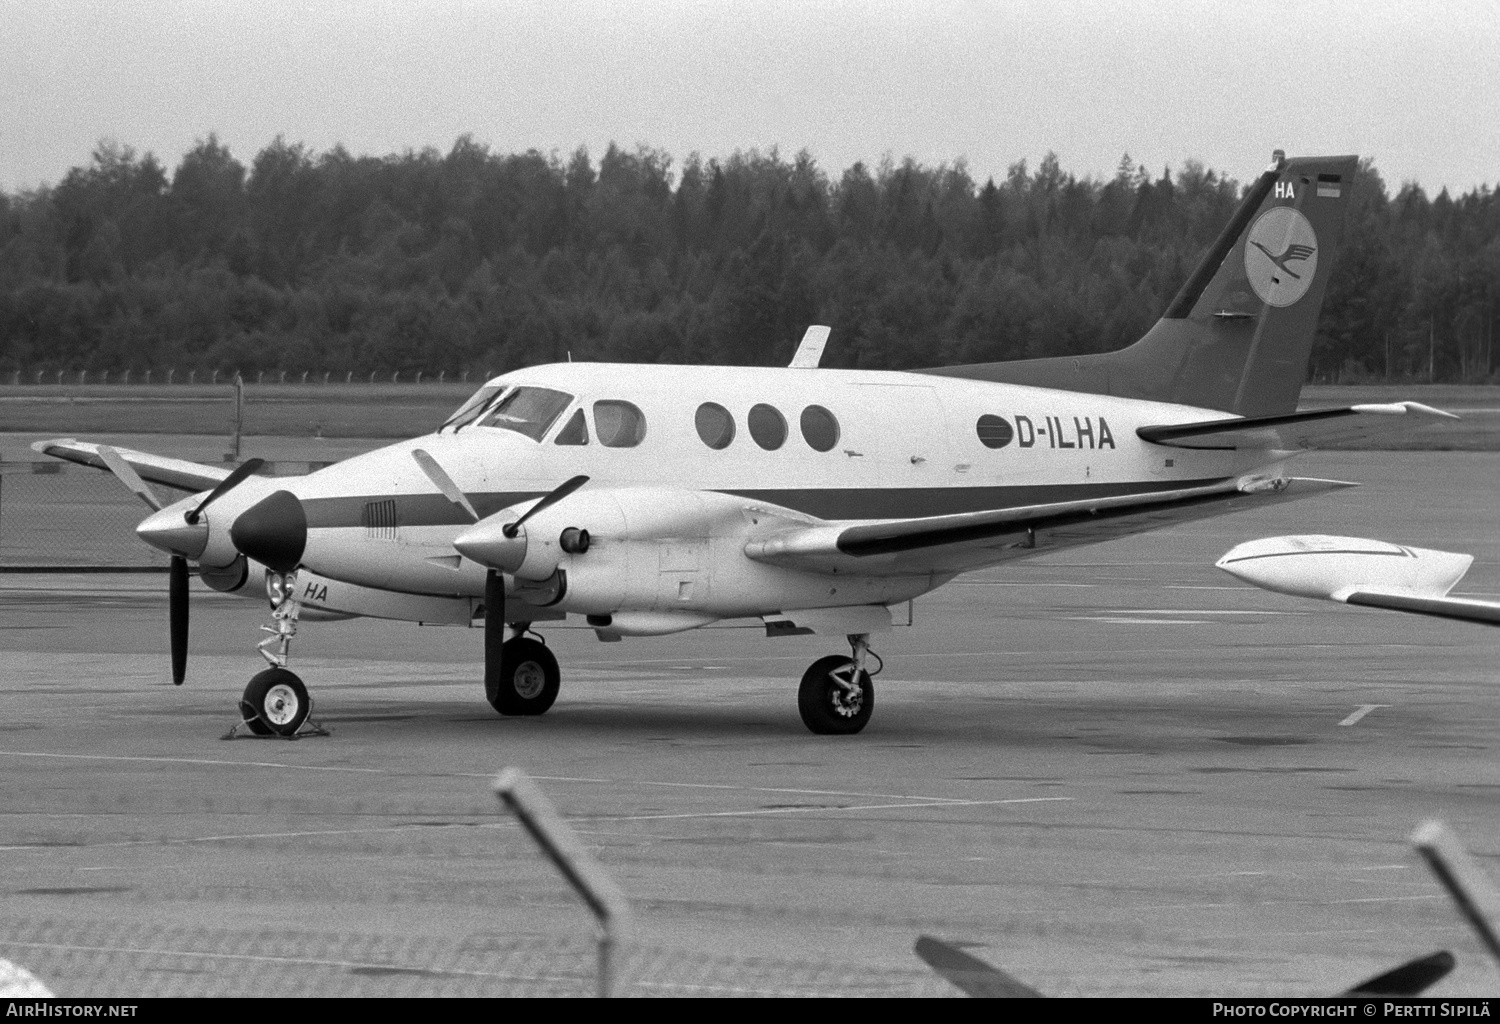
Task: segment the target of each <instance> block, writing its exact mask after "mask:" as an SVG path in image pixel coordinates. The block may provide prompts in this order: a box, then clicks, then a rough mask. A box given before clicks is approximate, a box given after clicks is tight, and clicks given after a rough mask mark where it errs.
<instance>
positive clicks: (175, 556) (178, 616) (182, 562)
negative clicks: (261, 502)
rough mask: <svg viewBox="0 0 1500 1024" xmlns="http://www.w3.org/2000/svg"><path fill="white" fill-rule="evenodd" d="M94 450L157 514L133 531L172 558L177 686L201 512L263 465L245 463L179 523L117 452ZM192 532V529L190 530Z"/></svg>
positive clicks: (183, 673)
mask: <svg viewBox="0 0 1500 1024" xmlns="http://www.w3.org/2000/svg"><path fill="white" fill-rule="evenodd" d="M95 451H96V452H98V455H99V461H101V462H103V463H104V468H105V469H107V470H109V471H110V473H111V474H113V475H114V477H115V479H116V480H119V481H120V483H122V484H124V485H125V487H126V488H127V489H129V490H130V492H131V493H132V494H134V495H135V496H136V497H137V498H140V499H141V501H143V502H144V503H145V504H146V505H147V506H148V507H150V509H151V510H152V511H153V512H155V513H157V515H154V516H151V517H149V518H148V519H147V520H146V521H145V522H144V523H142V524H141V526H140V527H139V528H137V531H136V532H137V533H138V534H139V535H140V537H141V539H142V540H145V541H146V542H147V543H150V544H152V545H153V546H155V547H159V548H162V549H163V550H165V551H167V553H168V554H169V555H171V560H170V561H169V562H168V564H167V627H168V633H169V638H170V642H171V651H172V683H173V684H174V685H176V686H181V685H182V681H183V679H185V678H186V677H187V652H188V559H187V555H192V556H193V557H195V558H196V557H197V556H198V555H200V554H201V553H202V551H203V545H204V544H205V543H206V541H207V532H206V530H207V528H206V527H200V526H198V524H199V522H201V520H202V518H203V510H204V509H206V508H208V506H209V505H211V504H213V503H214V502H215V501H217V500H218V499H220V498H222V497H223V496H224V495H225V494H228V493H229V492H230V491H231V490H233V489H234V488H236V487H238V486H239V485H240V484H242V483H244V482H245V480H246V479H247V478H248V477H250V476H251V475H253V474H254V473H255V471H256V470H258V469H260V468H261V467H262V466H264V465H265V461H264V460H262V459H250V460H248V461H246V462H245V463H243V464H242V465H240V466H237V467H236V468H235V469H234V471H233V472H231V473H230V474H229V475H228V476H226V477H225V478H224V479H223V480H221V481H219V483H218V484H217V485H216V486H215V487H214V489H213V490H211V491H209V492H208V495H207V496H206V497H205V498H204V499H203V500H202V501H200V502H199V503H198V505H197V507H196V508H193V509H190V510H188V511H187V512H184V513H183V514H182V518H181V521H178V519H177V514H176V513H175V512H173V513H168V514H165V515H163V514H161V513H162V509H163V508H165V506H164V505H163V504H162V502H161V499H160V498H158V497H157V496H156V492H155V491H153V490H152V489H151V487H150V485H149V484H147V483H146V481H144V480H142V479H141V476H140V474H139V473H137V472H136V471H135V468H134V467H133V466H131V465H130V463H128V462H126V461H125V458H124V456H122V455H121V454H120V453H119V451H117V450H116V449H114V448H113V447H111V446H109V445H107V444H101V445H99V446H98V447H97V448H96V449H95ZM193 527H196V529H192V528H193ZM184 552H186V554H184Z"/></svg>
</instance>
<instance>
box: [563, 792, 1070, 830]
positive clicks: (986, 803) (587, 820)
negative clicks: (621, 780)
mask: <svg viewBox="0 0 1500 1024" xmlns="http://www.w3.org/2000/svg"><path fill="white" fill-rule="evenodd" d="M1073 799H1074V798H1073V797H1071V796H1027V797H1014V798H1011V799H1009V800H924V801H921V802H917V803H901V804H851V805H849V806H845V807H823V806H809V807H758V808H756V809H755V810H751V811H696V812H687V813H682V814H618V815H602V816H599V817H590V816H588V815H582V816H580V817H577V818H569V819H568V820H569V822H570V823H573V824H577V825H583V826H586V825H589V824H592V823H595V822H601V821H672V820H680V819H684V818H750V817H762V816H765V815H771V814H797V813H799V812H807V811H902V810H910V809H912V808H918V807H993V806H997V805H999V804H1043V803H1060V802H1064V801H1071V800H1073Z"/></svg>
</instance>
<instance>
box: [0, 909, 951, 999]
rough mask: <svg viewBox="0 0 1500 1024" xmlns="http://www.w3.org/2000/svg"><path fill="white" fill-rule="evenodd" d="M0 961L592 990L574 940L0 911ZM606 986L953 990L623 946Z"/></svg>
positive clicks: (207, 977)
mask: <svg viewBox="0 0 1500 1024" xmlns="http://www.w3.org/2000/svg"><path fill="white" fill-rule="evenodd" d="M0 958H3V959H5V960H8V961H10V962H11V963H12V964H14V965H16V966H19V967H22V968H24V969H25V970H27V971H28V972H30V973H31V974H32V975H33V976H35V977H36V979H37V980H38V981H40V982H41V983H42V984H44V985H45V986H46V987H47V988H48V989H49V990H50V991H51V992H52V993H54V994H55V995H56V996H58V997H62V998H79V997H95V998H99V997H113V998H127V999H128V998H131V997H140V998H151V997H164V996H166V997H170V996H214V997H229V998H235V997H253V996H277V997H285V996H303V997H309V996H311V997H329V996H361V997H363V996H395V997H405V996H469V997H473V996H488V997H493V996H592V995H595V994H596V984H597V978H598V973H597V968H598V956H597V952H596V949H595V946H594V944H593V943H592V942H589V941H587V940H586V939H583V938H558V937H554V936H549V935H516V934H503V935H502V934H481V935H469V936H465V937H461V938H451V939H448V938H433V937H420V938H396V937H391V936H351V935H340V934H334V933H307V932H300V931H278V930H261V931H253V932H250V931H232V930H214V929H204V928H186V927H176V926H164V925H159V924H139V925H122V924H105V923H94V922H84V921H56V920H34V919H12V918H5V917H0ZM615 994H616V995H617V996H625V997H671V996H690V997H699V998H702V997H741V998H750V997H777V996H783V997H785V996H843V997H857V996H883V997H891V996H923V997H925V996H939V997H946V996H958V995H960V993H959V992H958V990H957V989H955V988H953V986H951V985H950V984H948V983H947V982H946V981H944V980H942V979H941V978H939V977H937V976H936V975H934V974H933V973H932V972H930V971H928V970H927V969H926V968H924V967H923V966H922V965H921V964H920V963H918V962H917V961H916V959H915V957H913V962H912V967H911V968H909V969H904V970H891V969H889V968H878V967H875V966H872V965H863V964H853V963H841V962H837V961H833V960H828V961H812V960H771V959H761V958H750V957H744V958H730V957H722V956H711V955H706V954H703V953H701V952H698V951H685V950H681V949H669V948H665V947H662V946H654V945H649V944H633V945H627V946H626V947H625V948H624V949H623V950H622V955H621V959H620V969H619V971H618V981H617V984H616V988H615Z"/></svg>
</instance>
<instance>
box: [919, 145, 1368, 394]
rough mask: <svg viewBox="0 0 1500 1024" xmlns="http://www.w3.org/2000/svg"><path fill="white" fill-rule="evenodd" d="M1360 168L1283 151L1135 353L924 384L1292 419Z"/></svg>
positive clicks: (993, 369) (961, 373)
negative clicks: (1001, 386)
mask: <svg viewBox="0 0 1500 1024" xmlns="http://www.w3.org/2000/svg"><path fill="white" fill-rule="evenodd" d="M1357 164H1358V158H1357V157H1353V156H1334V157H1300V158H1297V159H1293V160H1287V159H1286V158H1285V157H1284V156H1283V155H1282V154H1281V151H1280V150H1278V151H1277V153H1276V157H1275V160H1274V161H1273V162H1272V164H1271V166H1269V167H1268V168H1266V170H1265V172H1264V173H1263V174H1261V176H1260V177H1259V178H1258V179H1257V180H1256V181H1255V184H1254V185H1253V186H1251V188H1250V191H1249V192H1248V193H1247V194H1246V196H1245V198H1244V200H1243V201H1242V202H1241V203H1240V205H1239V208H1238V209H1237V210H1236V211H1235V213H1234V216H1233V217H1231V218H1230V221H1229V223H1228V224H1227V225H1226V226H1225V228H1224V230H1223V232H1221V233H1220V235H1219V237H1218V239H1217V240H1216V241H1215V242H1214V244H1213V245H1212V246H1211V247H1210V248H1209V250H1208V252H1207V253H1206V254H1205V255H1204V257H1203V259H1202V261H1201V262H1200V263H1199V264H1198V266H1197V268H1196V269H1195V270H1194V271H1193V273H1192V274H1191V275H1190V276H1189V277H1188V279H1187V281H1186V282H1185V283H1184V284H1183V286H1182V288H1181V290H1179V291H1178V293H1177V295H1176V297H1175V298H1173V300H1172V302H1171V304H1170V305H1169V306H1168V307H1167V310H1166V312H1165V313H1163V314H1162V317H1161V319H1160V320H1158V321H1157V322H1156V324H1155V325H1154V326H1153V327H1152V328H1151V329H1150V330H1149V331H1147V332H1146V334H1145V336H1144V337H1142V338H1141V339H1140V340H1139V341H1137V342H1136V343H1135V344H1134V345H1131V346H1130V347H1128V348H1124V349H1121V350H1119V351H1117V352H1106V353H1100V354H1092V355H1080V356H1061V357H1053V358H1047V359H1023V360H1017V361H1013V362H1004V363H977V364H973V365H968V366H949V367H935V368H933V369H931V370H928V371H926V372H928V373H934V374H940V375H943V376H950V377H964V378H969V379H972V380H988V381H996V382H1003V383H1009V384H1027V385H1031V386H1034V387H1049V388H1060V389H1063V390H1067V391H1082V392H1086V393H1090V394H1100V395H1117V396H1120V397H1123V398H1143V399H1151V400H1155V401H1161V402H1174V403H1177V404H1180V405H1192V406H1198V407H1200V408H1205V409H1219V410H1222V411H1224V412H1229V413H1234V414H1236V415H1240V416H1276V415H1281V414H1285V413H1290V412H1293V411H1295V409H1296V408H1297V399H1298V397H1299V396H1300V394H1301V391H1302V382H1303V379H1304V378H1305V377H1306V375H1307V363H1308V358H1309V356H1310V355H1311V352H1312V344H1313V336H1314V334H1315V332H1316V330H1317V325H1318V314H1319V313H1320V312H1321V310H1322V307H1323V296H1324V293H1325V292H1326V290H1327V287H1328V278H1329V276H1330V275H1331V274H1332V272H1333V265H1334V260H1335V258H1336V257H1337V255H1338V250H1339V246H1340V241H1341V239H1342V235H1343V227H1344V211H1345V208H1346V207H1347V206H1348V203H1349V197H1350V192H1351V191H1352V188H1353V184H1354V172H1355V169H1356V166H1357Z"/></svg>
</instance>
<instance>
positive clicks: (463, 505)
mask: <svg viewBox="0 0 1500 1024" xmlns="http://www.w3.org/2000/svg"><path fill="white" fill-rule="evenodd" d="M411 457H412V458H413V459H416V460H417V465H418V466H420V467H421V469H422V472H423V473H426V474H427V479H429V480H431V481H432V482H433V484H434V485H435V486H436V487H437V489H438V490H440V491H442V492H443V497H445V498H447V499H448V500H449V501H451V502H452V503H453V504H455V505H457V506H458V507H459V509H461V510H462V511H463V512H464V513H465V514H467V515H468V517H469V522H471V523H477V522H479V513H478V512H476V511H474V506H473V505H471V504H469V499H468V498H467V497H466V496H465V495H464V492H463V491H462V490H460V489H459V486H458V484H456V483H454V482H453V478H452V477H451V476H449V475H448V473H447V471H446V470H444V469H443V467H442V466H440V465H438V460H437V459H434V458H433V457H432V456H431V455H429V454H427V452H426V451H424V450H422V449H421V448H413V449H412V453H411ZM584 479H585V480H587V479H588V477H584Z"/></svg>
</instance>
